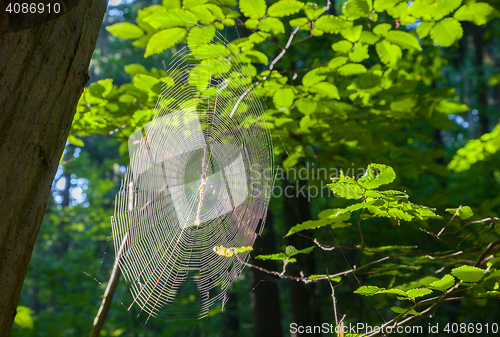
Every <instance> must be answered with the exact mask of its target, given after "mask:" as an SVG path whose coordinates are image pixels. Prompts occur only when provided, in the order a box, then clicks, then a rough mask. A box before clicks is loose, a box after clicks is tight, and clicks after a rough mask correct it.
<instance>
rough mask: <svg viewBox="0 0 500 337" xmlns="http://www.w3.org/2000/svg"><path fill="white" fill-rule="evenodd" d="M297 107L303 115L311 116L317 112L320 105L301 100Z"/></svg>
mask: <svg viewBox="0 0 500 337" xmlns="http://www.w3.org/2000/svg"><path fill="white" fill-rule="evenodd" d="M295 106H296V107H297V109H299V111H300V112H302V113H303V114H305V115H310V114H312V113H314V112H315V111H316V108H317V107H318V103H316V102H315V101H311V100H308V99H304V98H301V99H298V100H297V101H296V102H295Z"/></svg>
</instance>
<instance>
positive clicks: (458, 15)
mask: <svg viewBox="0 0 500 337" xmlns="http://www.w3.org/2000/svg"><path fill="white" fill-rule="evenodd" d="M494 12H495V9H494V8H493V7H491V5H489V4H487V3H485V2H476V3H471V4H468V5H464V6H462V7H460V8H459V9H458V10H457V11H456V12H455V14H454V15H453V17H454V18H455V19H457V20H459V21H473V22H474V23H475V24H476V25H478V26H480V25H484V24H485V23H486V22H488V21H489V20H490V19H491V18H492V17H493V14H494Z"/></svg>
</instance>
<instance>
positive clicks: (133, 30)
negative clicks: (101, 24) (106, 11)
mask: <svg viewBox="0 0 500 337" xmlns="http://www.w3.org/2000/svg"><path fill="white" fill-rule="evenodd" d="M106 30H107V31H108V32H110V33H111V35H113V36H116V37H119V38H122V39H138V38H140V37H141V36H143V35H144V31H143V30H142V29H141V28H139V27H137V26H136V25H133V24H131V23H128V22H118V23H115V24H114V25H111V26H107V27H106Z"/></svg>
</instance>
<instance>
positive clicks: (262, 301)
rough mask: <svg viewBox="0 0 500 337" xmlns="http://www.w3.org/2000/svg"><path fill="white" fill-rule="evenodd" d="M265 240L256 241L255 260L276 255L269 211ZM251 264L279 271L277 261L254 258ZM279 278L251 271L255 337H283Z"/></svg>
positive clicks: (263, 238) (263, 237)
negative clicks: (259, 258)
mask: <svg viewBox="0 0 500 337" xmlns="http://www.w3.org/2000/svg"><path fill="white" fill-rule="evenodd" d="M262 234H263V235H262V236H258V237H257V239H256V240H255V244H254V251H253V254H252V255H253V256H256V255H266V254H274V253H275V252H276V235H275V234H274V219H273V214H272V213H271V211H270V210H268V211H267V219H266V227H264V231H263V233H262ZM251 263H252V264H254V265H256V266H259V267H262V268H265V269H268V270H279V269H278V266H277V263H276V261H273V260H257V259H254V258H252V261H251ZM276 280H277V278H276V277H274V276H272V275H269V274H266V273H264V272H261V271H260V270H258V269H256V268H251V269H250V282H251V285H252V292H251V294H250V296H251V300H252V312H253V321H254V336H255V337H281V336H283V331H282V328H281V304H280V292H279V288H278V284H277V282H276Z"/></svg>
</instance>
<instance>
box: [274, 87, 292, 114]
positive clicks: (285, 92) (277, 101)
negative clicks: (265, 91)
mask: <svg viewBox="0 0 500 337" xmlns="http://www.w3.org/2000/svg"><path fill="white" fill-rule="evenodd" d="M294 100H295V94H294V92H293V90H292V89H291V88H282V89H279V90H276V92H275V93H274V95H273V102H274V105H275V106H276V108H277V109H281V108H289V107H291V106H292V104H293V101H294Z"/></svg>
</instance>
